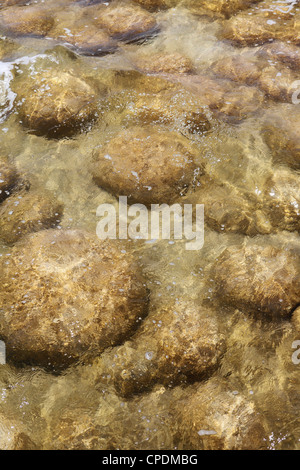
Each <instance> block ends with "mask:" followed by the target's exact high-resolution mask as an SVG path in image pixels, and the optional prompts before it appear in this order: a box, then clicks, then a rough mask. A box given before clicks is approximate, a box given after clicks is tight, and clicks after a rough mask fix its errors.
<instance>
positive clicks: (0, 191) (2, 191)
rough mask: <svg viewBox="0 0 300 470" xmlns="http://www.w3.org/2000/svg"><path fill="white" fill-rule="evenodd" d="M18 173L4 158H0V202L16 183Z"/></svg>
mask: <svg viewBox="0 0 300 470" xmlns="http://www.w3.org/2000/svg"><path fill="white" fill-rule="evenodd" d="M17 181H18V174H17V170H16V169H15V168H14V167H13V166H12V165H10V164H9V163H7V162H6V160H5V159H2V158H1V159H0V202H2V201H3V200H4V199H6V198H7V197H8V196H9V195H10V193H11V190H12V189H13V188H14V186H15V185H16V184H17Z"/></svg>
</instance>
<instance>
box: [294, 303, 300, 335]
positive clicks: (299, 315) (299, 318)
mask: <svg viewBox="0 0 300 470" xmlns="http://www.w3.org/2000/svg"><path fill="white" fill-rule="evenodd" d="M292 323H293V326H294V328H295V329H296V331H297V332H299V333H300V307H298V308H297V309H296V310H295V311H294V313H293V317H292Z"/></svg>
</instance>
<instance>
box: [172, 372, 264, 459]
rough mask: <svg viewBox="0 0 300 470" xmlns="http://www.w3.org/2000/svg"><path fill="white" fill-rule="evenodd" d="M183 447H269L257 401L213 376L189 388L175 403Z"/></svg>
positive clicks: (209, 448) (234, 448)
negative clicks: (247, 397) (235, 390)
mask: <svg viewBox="0 0 300 470" xmlns="http://www.w3.org/2000/svg"><path fill="white" fill-rule="evenodd" d="M174 406H175V408H176V411H177V413H176V422H177V423H178V435H179V436H180V442H181V446H182V448H183V449H190V450H259V449H261V450H262V449H266V448H267V443H266V438H267V436H268V434H267V431H266V429H265V425H264V422H263V418H262V416H261V415H260V414H259V413H258V412H257V410H256V407H255V404H254V402H253V401H251V400H247V399H245V398H244V397H243V396H242V395H241V394H234V393H232V390H231V389H230V388H229V386H228V384H227V383H226V381H222V380H218V379H211V380H210V381H208V382H207V383H206V384H204V385H201V384H200V385H195V386H192V387H190V388H188V389H187V390H186V392H185V393H184V394H183V396H182V397H181V399H180V400H178V401H177V402H176V403H175V405H174Z"/></svg>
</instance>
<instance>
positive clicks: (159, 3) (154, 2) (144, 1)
mask: <svg viewBox="0 0 300 470" xmlns="http://www.w3.org/2000/svg"><path fill="white" fill-rule="evenodd" d="M180 1H181V0H133V2H134V3H138V4H139V5H140V6H141V7H143V8H146V10H150V11H156V10H161V9H165V8H170V7H175V6H176V5H177V4H179V3H180Z"/></svg>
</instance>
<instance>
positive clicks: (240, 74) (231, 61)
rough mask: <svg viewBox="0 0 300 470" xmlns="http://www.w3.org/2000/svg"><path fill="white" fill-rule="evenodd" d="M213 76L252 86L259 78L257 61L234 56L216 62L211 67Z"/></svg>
mask: <svg viewBox="0 0 300 470" xmlns="http://www.w3.org/2000/svg"><path fill="white" fill-rule="evenodd" d="M212 70H213V71H214V73H215V74H217V75H219V76H221V77H224V78H228V79H230V80H232V81H234V82H237V83H246V84H247V85H253V84H254V83H255V82H256V81H257V79H258V78H259V76H260V67H259V64H258V63H257V61H255V60H250V59H247V58H246V57H243V56H241V55H234V56H230V57H225V58H223V59H220V60H218V61H217V62H215V63H214V64H213V65H212Z"/></svg>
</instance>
